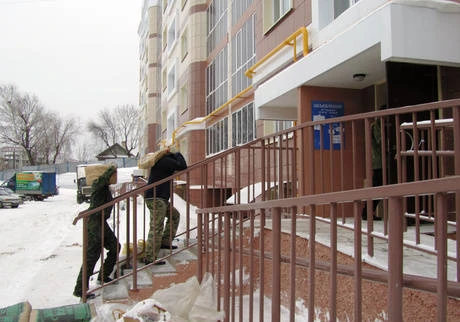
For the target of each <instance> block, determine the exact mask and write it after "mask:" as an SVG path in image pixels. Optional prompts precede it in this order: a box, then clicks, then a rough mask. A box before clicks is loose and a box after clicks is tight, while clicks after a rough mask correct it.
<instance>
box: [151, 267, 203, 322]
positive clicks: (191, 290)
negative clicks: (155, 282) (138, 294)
mask: <svg viewBox="0 0 460 322" xmlns="http://www.w3.org/2000/svg"><path fill="white" fill-rule="evenodd" d="M199 293H200V284H199V283H198V280H197V278H196V277H195V276H193V277H191V278H189V279H188V280H187V281H186V282H184V283H180V284H175V285H173V286H171V287H170V288H167V289H162V290H158V291H156V292H155V293H153V295H152V296H151V298H152V299H154V300H156V301H158V302H160V303H161V304H162V305H163V307H164V308H165V309H166V310H167V311H168V312H169V313H171V315H172V316H173V317H174V316H176V317H179V318H182V319H185V320H186V321H187V320H188V315H189V312H190V311H191V309H192V306H193V304H194V303H195V300H196V298H197V297H198V295H199Z"/></svg>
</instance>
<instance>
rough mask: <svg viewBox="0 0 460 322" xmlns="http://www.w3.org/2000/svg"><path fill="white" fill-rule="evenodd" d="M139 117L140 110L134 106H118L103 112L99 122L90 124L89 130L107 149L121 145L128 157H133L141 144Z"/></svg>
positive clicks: (100, 114)
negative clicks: (117, 144)
mask: <svg viewBox="0 0 460 322" xmlns="http://www.w3.org/2000/svg"><path fill="white" fill-rule="evenodd" d="M139 116H140V113H139V109H138V108H136V107H135V106H134V105H129V104H127V105H118V106H117V107H115V109H113V110H109V109H105V110H102V111H101V112H100V113H99V119H98V121H91V122H89V124H88V130H89V132H90V133H91V134H92V135H93V136H94V137H96V138H98V139H100V140H102V141H103V142H104V144H105V145H106V146H107V148H110V147H112V146H113V145H114V144H115V143H121V144H122V145H123V147H124V148H125V149H126V152H127V153H128V155H129V156H133V155H134V151H135V150H136V149H137V147H138V144H139V133H140V132H139V131H140V124H139Z"/></svg>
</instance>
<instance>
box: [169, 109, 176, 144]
mask: <svg viewBox="0 0 460 322" xmlns="http://www.w3.org/2000/svg"><path fill="white" fill-rule="evenodd" d="M167 126H168V127H167V139H168V140H170V139H172V135H173V132H174V131H175V130H176V127H177V113H176V111H173V112H172V113H171V114H169V115H168V125H167Z"/></svg>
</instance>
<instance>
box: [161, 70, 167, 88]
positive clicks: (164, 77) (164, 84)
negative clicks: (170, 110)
mask: <svg viewBox="0 0 460 322" xmlns="http://www.w3.org/2000/svg"><path fill="white" fill-rule="evenodd" d="M166 75H167V74H166V69H163V72H162V73H161V83H162V90H163V91H165V90H166V87H167V86H168V82H167V76H166Z"/></svg>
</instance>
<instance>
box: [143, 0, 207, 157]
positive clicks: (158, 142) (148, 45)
mask: <svg viewBox="0 0 460 322" xmlns="http://www.w3.org/2000/svg"><path fill="white" fill-rule="evenodd" d="M139 36H140V39H141V41H140V62H141V64H140V74H141V79H140V96H139V99H140V105H141V107H142V109H143V115H144V119H143V121H144V122H145V124H144V129H145V131H144V135H143V144H142V148H141V150H142V151H143V153H147V152H152V151H155V150H157V149H158V148H159V147H160V146H167V145H170V144H172V143H174V144H176V145H177V146H178V147H179V148H180V150H181V152H182V153H183V154H184V156H185V157H186V159H187V160H188V162H189V163H194V162H196V161H199V160H201V159H203V157H204V154H203V151H204V150H203V149H202V145H203V144H204V137H203V130H198V131H191V130H190V127H186V126H185V125H186V124H187V122H188V121H190V120H193V119H195V118H196V117H201V116H204V115H205V95H204V91H205V70H206V1H192V0H188V1H184V0H182V1H181V0H175V1H171V0H169V1H166V0H163V1H145V2H144V8H143V12H142V21H141V24H140V26H139ZM199 127H200V126H199ZM179 131H180V132H179ZM173 141H174V142H173Z"/></svg>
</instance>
